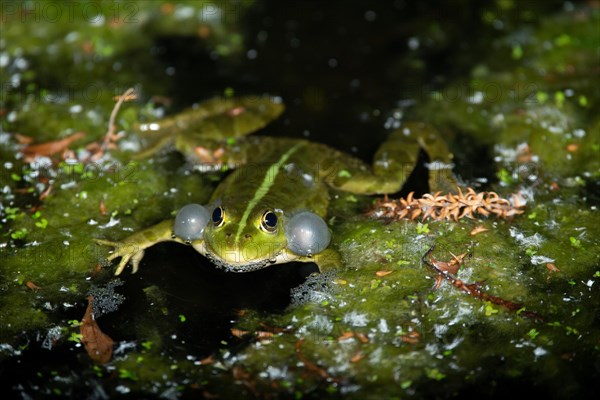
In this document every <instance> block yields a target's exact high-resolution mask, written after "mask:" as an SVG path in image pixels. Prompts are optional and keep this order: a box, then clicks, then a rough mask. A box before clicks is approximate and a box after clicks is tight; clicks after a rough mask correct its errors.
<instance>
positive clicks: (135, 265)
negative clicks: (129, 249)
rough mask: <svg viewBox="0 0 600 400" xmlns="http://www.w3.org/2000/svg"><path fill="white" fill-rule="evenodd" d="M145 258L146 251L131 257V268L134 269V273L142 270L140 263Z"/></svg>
mask: <svg viewBox="0 0 600 400" xmlns="http://www.w3.org/2000/svg"><path fill="white" fill-rule="evenodd" d="M142 258H144V250H141V251H138V252H137V253H135V254H134V255H133V257H131V266H132V267H133V271H132V273H134V274H135V273H136V272H137V271H138V269H139V268H140V261H142Z"/></svg>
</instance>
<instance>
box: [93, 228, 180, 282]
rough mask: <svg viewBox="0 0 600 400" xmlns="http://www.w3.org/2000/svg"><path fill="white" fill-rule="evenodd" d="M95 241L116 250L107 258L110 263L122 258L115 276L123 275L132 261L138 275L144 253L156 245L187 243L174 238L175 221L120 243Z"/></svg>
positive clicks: (147, 230) (149, 229) (134, 235)
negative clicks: (161, 243) (160, 243)
mask: <svg viewBox="0 0 600 400" xmlns="http://www.w3.org/2000/svg"><path fill="white" fill-rule="evenodd" d="M95 241H96V243H98V244H101V245H105V246H110V247H113V248H114V251H113V253H112V254H111V255H110V256H108V257H107V260H108V261H112V260H114V259H117V258H119V257H121V261H120V262H119V266H118V267H117V270H116V271H115V275H119V274H121V272H123V270H124V269H125V267H126V266H127V264H128V263H129V262H130V261H131V266H132V267H133V273H136V272H137V270H138V269H139V265H140V261H142V258H144V251H145V250H146V249H147V248H148V247H151V246H153V245H155V244H156V243H159V242H165V241H175V242H178V243H185V242H184V241H183V240H182V239H180V238H178V237H174V236H173V220H166V221H163V222H160V223H158V224H156V225H154V226H152V227H150V228H148V229H144V230H143V231H141V232H138V233H135V234H133V235H131V236H129V237H127V238H126V239H124V240H122V241H120V242H111V241H108V240H103V239H96V240H95Z"/></svg>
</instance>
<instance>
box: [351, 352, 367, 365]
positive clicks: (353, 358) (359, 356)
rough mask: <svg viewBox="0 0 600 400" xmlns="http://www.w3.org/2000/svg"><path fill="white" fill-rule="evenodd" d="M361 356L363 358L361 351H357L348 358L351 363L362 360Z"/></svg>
mask: <svg viewBox="0 0 600 400" xmlns="http://www.w3.org/2000/svg"><path fill="white" fill-rule="evenodd" d="M363 358H365V355H364V354H363V353H362V352H360V351H359V352H358V353H356V354H354V355H353V356H352V357H351V358H350V362H351V363H356V362H359V361H360V360H362V359H363Z"/></svg>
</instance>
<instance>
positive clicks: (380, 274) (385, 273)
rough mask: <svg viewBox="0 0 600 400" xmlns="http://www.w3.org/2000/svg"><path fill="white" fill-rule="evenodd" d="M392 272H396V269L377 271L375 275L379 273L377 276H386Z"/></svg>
mask: <svg viewBox="0 0 600 400" xmlns="http://www.w3.org/2000/svg"><path fill="white" fill-rule="evenodd" d="M392 272H394V271H377V272H375V275H377V276H386V275H389V274H391V273H392Z"/></svg>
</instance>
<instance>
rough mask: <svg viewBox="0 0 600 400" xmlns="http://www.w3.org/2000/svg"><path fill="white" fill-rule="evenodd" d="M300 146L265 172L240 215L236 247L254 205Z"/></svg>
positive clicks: (269, 187) (267, 190)
mask: <svg viewBox="0 0 600 400" xmlns="http://www.w3.org/2000/svg"><path fill="white" fill-rule="evenodd" d="M300 146H302V143H298V144H296V145H295V146H294V147H292V148H291V149H289V150H288V151H287V152H286V153H285V154H283V155H282V156H281V158H280V159H279V160H278V161H277V162H276V163H275V164H273V165H271V166H270V167H269V169H268V170H267V173H266V174H265V177H264V179H263V181H262V183H261V184H260V186H259V187H258V189H257V190H256V193H254V197H253V198H252V199H251V200H250V201H249V202H248V205H247V206H246V209H245V210H244V214H243V215H242V218H241V219H240V223H239V225H238V230H237V233H236V234H235V244H236V246H237V245H238V244H239V239H240V236H241V234H242V231H243V230H244V228H245V227H246V222H247V221H248V217H249V216H250V212H251V211H252V209H253V208H254V207H256V204H258V202H259V201H260V200H261V199H262V198H263V197H265V195H266V194H267V193H268V192H269V189H271V186H273V184H274V183H275V179H276V178H277V175H278V174H279V171H280V170H281V167H283V165H284V164H285V163H286V161H287V160H288V158H290V156H291V155H292V154H294V153H295V152H296V150H298V148H300Z"/></svg>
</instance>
